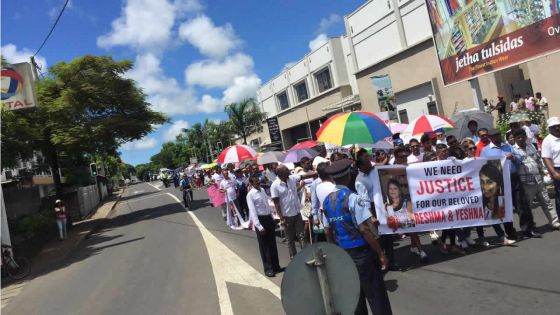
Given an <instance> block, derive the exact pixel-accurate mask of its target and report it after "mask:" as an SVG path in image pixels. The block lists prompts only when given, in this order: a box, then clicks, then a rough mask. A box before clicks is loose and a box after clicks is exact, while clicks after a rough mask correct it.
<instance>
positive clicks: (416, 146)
mask: <svg viewBox="0 0 560 315" xmlns="http://www.w3.org/2000/svg"><path fill="white" fill-rule="evenodd" d="M408 143H409V144H410V150H411V151H412V154H410V155H409V156H408V157H407V163H408V164H413V163H419V162H422V161H423V159H424V154H423V153H422V152H420V141H418V140H416V139H415V138H412V139H410V141H409V142H408Z"/></svg>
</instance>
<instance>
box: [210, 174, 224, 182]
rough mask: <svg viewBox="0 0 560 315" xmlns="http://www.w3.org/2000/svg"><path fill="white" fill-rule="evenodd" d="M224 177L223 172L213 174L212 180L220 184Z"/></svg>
mask: <svg viewBox="0 0 560 315" xmlns="http://www.w3.org/2000/svg"><path fill="white" fill-rule="evenodd" d="M223 179H224V177H223V176H222V175H221V174H214V175H212V180H213V181H214V182H216V183H217V184H219V183H220V182H221V181H222V180H223Z"/></svg>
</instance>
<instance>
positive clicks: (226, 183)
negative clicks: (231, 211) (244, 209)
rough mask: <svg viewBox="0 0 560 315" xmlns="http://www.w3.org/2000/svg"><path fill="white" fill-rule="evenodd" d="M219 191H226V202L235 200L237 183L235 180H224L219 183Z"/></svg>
mask: <svg viewBox="0 0 560 315" xmlns="http://www.w3.org/2000/svg"><path fill="white" fill-rule="evenodd" d="M220 189H223V190H225V191H226V197H227V201H233V200H235V199H237V181H236V180H235V179H231V178H230V179H224V180H222V181H221V182H220Z"/></svg>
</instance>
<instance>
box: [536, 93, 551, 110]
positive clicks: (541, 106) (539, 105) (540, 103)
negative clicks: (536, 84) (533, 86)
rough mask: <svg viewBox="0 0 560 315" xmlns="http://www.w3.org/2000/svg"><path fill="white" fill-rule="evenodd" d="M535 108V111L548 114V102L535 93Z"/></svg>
mask: <svg viewBox="0 0 560 315" xmlns="http://www.w3.org/2000/svg"><path fill="white" fill-rule="evenodd" d="M535 107H536V110H542V111H546V112H548V100H547V99H546V97H543V96H542V94H541V92H537V93H535Z"/></svg>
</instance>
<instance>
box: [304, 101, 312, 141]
mask: <svg viewBox="0 0 560 315" xmlns="http://www.w3.org/2000/svg"><path fill="white" fill-rule="evenodd" d="M305 115H306V116H307V131H308V132H309V139H310V140H313V135H312V134H311V123H310V122H309V113H308V112H307V107H305Z"/></svg>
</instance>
